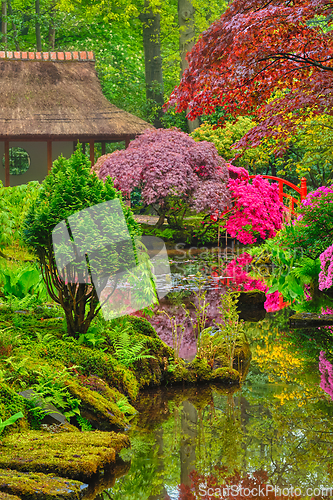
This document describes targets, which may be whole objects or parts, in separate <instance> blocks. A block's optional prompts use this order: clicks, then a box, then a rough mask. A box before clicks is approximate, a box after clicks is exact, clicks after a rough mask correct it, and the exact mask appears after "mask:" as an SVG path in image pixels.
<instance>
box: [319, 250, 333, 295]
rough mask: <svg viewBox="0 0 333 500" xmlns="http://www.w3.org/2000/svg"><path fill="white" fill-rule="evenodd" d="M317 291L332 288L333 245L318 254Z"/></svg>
mask: <svg viewBox="0 0 333 500" xmlns="http://www.w3.org/2000/svg"><path fill="white" fill-rule="evenodd" d="M319 259H320V268H321V271H320V273H319V290H325V289H326V288H331V286H333V245H331V246H329V247H328V248H326V250H325V251H324V252H323V253H321V254H320V256H319Z"/></svg>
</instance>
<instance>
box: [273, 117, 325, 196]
mask: <svg viewBox="0 0 333 500" xmlns="http://www.w3.org/2000/svg"><path fill="white" fill-rule="evenodd" d="M332 128H333V120H332V117H331V116H329V115H314V114H313V113H312V112H311V111H309V116H308V118H307V119H306V120H305V122H304V123H303V124H302V127H301V128H300V129H299V131H298V133H297V134H295V135H294V136H291V137H290V144H289V150H288V160H287V161H285V162H284V163H283V162H282V165H281V168H280V170H279V172H278V175H281V176H286V175H288V174H289V173H290V172H291V173H294V174H296V175H297V177H298V178H299V179H301V178H302V177H305V178H306V179H307V183H308V186H311V187H312V188H313V189H317V188H318V187H319V186H326V185H330V184H332V182H333V169H332V162H333V156H332V139H333V131H332Z"/></svg>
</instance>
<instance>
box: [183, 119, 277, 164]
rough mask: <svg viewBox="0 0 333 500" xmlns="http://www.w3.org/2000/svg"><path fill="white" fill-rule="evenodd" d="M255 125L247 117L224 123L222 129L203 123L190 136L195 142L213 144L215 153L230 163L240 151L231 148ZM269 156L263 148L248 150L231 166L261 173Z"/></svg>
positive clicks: (267, 150)
mask: <svg viewBox="0 0 333 500" xmlns="http://www.w3.org/2000/svg"><path fill="white" fill-rule="evenodd" d="M255 125H256V123H255V122H254V121H253V120H252V119H251V118H249V117H247V116H240V117H239V118H238V119H237V121H236V122H234V121H232V122H228V121H227V122H225V123H224V124H223V127H222V128H221V127H214V126H213V125H210V124H209V123H207V122H206V123H203V124H202V125H201V126H200V127H199V128H197V129H195V130H194V132H192V133H191V134H190V135H191V136H192V137H193V139H194V140H196V141H209V142H213V143H214V144H215V147H216V149H217V152H218V154H219V155H220V156H222V157H223V158H224V159H225V160H226V161H231V160H233V158H234V157H235V155H236V154H237V153H239V152H240V151H239V150H237V149H232V148H231V146H232V145H233V144H235V143H236V142H237V141H239V140H240V139H241V138H242V137H243V136H244V135H245V134H246V133H247V132H248V131H249V130H251V129H252V128H253V127H254V126H255ZM270 161H271V154H270V152H269V149H268V148H267V147H264V146H257V147H256V148H252V149H248V150H247V151H245V153H244V155H243V156H241V157H240V158H238V159H237V160H233V164H234V165H235V166H238V167H243V168H246V169H247V170H249V171H250V173H253V174H258V173H263V172H264V170H266V169H267V168H268V167H269V164H270Z"/></svg>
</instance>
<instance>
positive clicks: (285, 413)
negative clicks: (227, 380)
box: [100, 309, 333, 500]
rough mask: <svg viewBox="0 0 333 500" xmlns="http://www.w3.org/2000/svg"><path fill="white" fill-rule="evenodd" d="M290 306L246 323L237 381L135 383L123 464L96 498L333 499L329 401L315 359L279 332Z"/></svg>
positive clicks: (332, 410)
mask: <svg viewBox="0 0 333 500" xmlns="http://www.w3.org/2000/svg"><path fill="white" fill-rule="evenodd" d="M290 313H291V311H290V310H289V311H288V310H287V309H285V310H283V311H280V312H278V313H274V314H273V313H269V314H268V315H267V316H266V318H265V319H264V320H262V321H261V322H258V323H248V324H247V327H246V329H247V335H248V337H249V339H251V350H252V356H253V357H252V361H251V366H250V370H249V372H248V374H247V376H246V379H245V380H244V381H243V383H242V386H241V387H240V388H229V389H226V388H221V387H218V386H198V387H187V388H186V387H172V388H171V387H170V388H163V389H158V390H150V391H145V392H143V393H142V394H141V396H140V398H139V402H138V410H139V411H140V413H139V414H138V415H136V416H134V418H133V420H132V421H131V428H130V429H129V430H128V431H127V432H128V435H129V436H130V439H131V442H132V449H131V450H126V451H124V452H123V453H122V458H123V460H124V463H123V464H121V465H120V467H122V469H119V470H120V471H121V472H122V473H124V471H125V470H127V473H126V474H125V475H122V476H121V477H118V478H117V479H116V480H115V483H114V484H113V485H112V486H111V487H109V488H107V489H105V491H104V492H103V493H100V498H103V499H105V500H106V499H112V500H118V499H119V500H120V499H121V500H127V499H128V500H130V499H133V500H134V499H142V500H148V499H149V500H168V499H172V500H176V499H177V500H178V499H179V500H181V499H183V500H189V499H196V498H207V499H208V498H210V499H213V498H222V497H223V498H265V497H267V498H279V497H281V498H294V497H295V496H296V497H297V498H309V499H310V498H316V497H318V498H330V497H332V498H333V489H332V492H330V491H326V490H325V488H333V420H332V415H333V403H332V402H331V397H330V396H329V395H328V394H327V393H326V392H325V391H324V390H323V389H321V388H320V372H319V370H318V363H311V362H309V360H308V357H307V356H306V355H305V353H304V352H302V351H301V349H296V348H295V344H294V343H293V342H291V341H290V339H288V337H287V332H288V317H289V315H290ZM126 464H127V469H126ZM227 484H228V485H229V487H230V490H229V495H227V489H226V485H227ZM223 486H224V489H225V491H224V493H225V494H224V495H223ZM231 486H232V487H233V490H231ZM259 487H260V488H261V490H260V491H261V495H258V494H255V493H256V491H255V490H256V489H257V490H258V488H259ZM292 487H293V488H294V490H291V489H290V488H292ZM209 488H213V489H211V490H209ZM219 488H220V489H221V496H220V492H219ZM239 488H245V489H244V490H243V491H239ZM246 488H248V490H246ZM279 488H280V490H281V492H280V490H279ZM287 490H288V491H287ZM295 492H296V494H295ZM209 493H210V494H209ZM212 493H214V494H215V493H216V495H215V496H214V495H213V494H212ZM230 493H234V494H235V496H234V497H232V496H230ZM280 493H281V494H280ZM327 493H329V494H328V495H327ZM237 494H238V496H237Z"/></svg>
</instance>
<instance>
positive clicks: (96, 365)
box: [36, 341, 139, 401]
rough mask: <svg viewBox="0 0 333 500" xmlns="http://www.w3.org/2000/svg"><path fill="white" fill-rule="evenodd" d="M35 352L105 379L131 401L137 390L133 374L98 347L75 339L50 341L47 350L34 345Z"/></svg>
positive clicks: (136, 382)
mask: <svg viewBox="0 0 333 500" xmlns="http://www.w3.org/2000/svg"><path fill="white" fill-rule="evenodd" d="M36 350H37V354H38V353H40V356H41V357H42V358H46V359H47V360H48V361H49V360H50V361H51V360H52V362H53V360H54V359H56V360H58V361H60V362H61V363H62V364H63V365H65V366H69V367H70V366H73V365H76V366H77V371H78V372H79V373H81V374H83V375H86V376H90V375H95V376H97V377H99V378H101V379H103V380H105V381H106V382H107V383H108V384H109V385H111V386H113V387H115V388H116V389H118V390H119V391H120V392H122V393H123V394H126V395H128V396H129V397H130V398H131V399H132V400H133V401H134V400H135V398H136V396H137V394H138V392H139V384H138V381H137V379H136V378H135V376H134V374H133V373H132V372H131V371H130V370H129V369H128V368H126V367H125V366H124V365H122V364H121V363H119V361H118V360H117V359H116V358H114V357H113V356H112V355H110V354H108V353H105V352H102V351H100V350H98V349H91V348H89V347H85V346H82V345H78V344H77V342H76V341H73V342H70V341H57V342H50V343H49V344H48V346H47V352H46V353H45V352H44V351H43V348H42V347H39V346H36Z"/></svg>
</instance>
